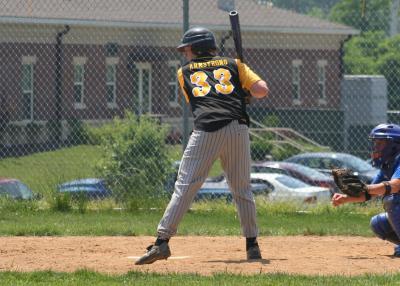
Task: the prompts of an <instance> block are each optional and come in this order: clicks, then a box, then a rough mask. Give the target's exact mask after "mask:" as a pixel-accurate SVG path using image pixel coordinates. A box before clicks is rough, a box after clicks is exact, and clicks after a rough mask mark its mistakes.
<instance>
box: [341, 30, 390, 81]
mask: <svg viewBox="0 0 400 286" xmlns="http://www.w3.org/2000/svg"><path fill="white" fill-rule="evenodd" d="M384 40H385V33H384V32H383V31H380V32H366V33H364V34H362V35H360V36H356V37H353V38H352V39H351V40H350V41H349V42H348V43H347V44H346V46H345V56H344V63H345V72H346V73H347V74H369V75H373V74H378V73H379V72H378V68H377V60H378V58H379V55H380V54H381V53H382V52H379V49H378V47H379V44H380V43H382V41H384Z"/></svg>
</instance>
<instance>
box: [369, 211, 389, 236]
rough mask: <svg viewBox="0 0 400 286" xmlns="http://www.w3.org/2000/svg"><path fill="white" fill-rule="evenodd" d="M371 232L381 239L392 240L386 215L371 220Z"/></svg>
mask: <svg viewBox="0 0 400 286" xmlns="http://www.w3.org/2000/svg"><path fill="white" fill-rule="evenodd" d="M370 226H371V230H372V231H373V232H374V233H375V234H376V236H378V237H379V238H381V239H384V240H387V239H390V240H391V239H392V236H393V233H394V231H393V228H392V226H391V225H390V223H389V219H388V217H387V215H386V213H381V214H378V215H376V216H373V217H372V218H371V222H370Z"/></svg>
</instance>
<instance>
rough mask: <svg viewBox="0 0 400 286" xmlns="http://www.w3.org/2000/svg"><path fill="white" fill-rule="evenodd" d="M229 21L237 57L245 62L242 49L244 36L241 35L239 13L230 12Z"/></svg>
mask: <svg viewBox="0 0 400 286" xmlns="http://www.w3.org/2000/svg"><path fill="white" fill-rule="evenodd" d="M229 20H230V21H231V29H232V37H233V42H234V43H235V50H236V55H237V57H238V59H240V61H241V62H243V61H244V58H243V48H242V36H241V34H240V22H239V13H238V12H237V11H230V12H229Z"/></svg>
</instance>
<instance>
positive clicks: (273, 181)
mask: <svg viewBox="0 0 400 286" xmlns="http://www.w3.org/2000/svg"><path fill="white" fill-rule="evenodd" d="M251 180H252V181H253V182H254V181H257V182H263V183H266V184H270V185H272V186H273V188H274V189H273V191H272V192H270V193H269V194H268V198H269V199H271V200H284V201H291V200H293V201H301V202H305V203H313V202H328V201H330V199H331V192H330V191H329V189H328V188H322V187H315V186H311V185H309V184H307V183H305V182H303V181H301V180H299V179H296V178H293V177H290V176H288V175H284V174H272V173H251Z"/></svg>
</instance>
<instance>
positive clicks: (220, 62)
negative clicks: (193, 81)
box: [189, 59, 228, 70]
mask: <svg viewBox="0 0 400 286" xmlns="http://www.w3.org/2000/svg"><path fill="white" fill-rule="evenodd" d="M227 64H228V60H226V59H222V60H212V61H208V62H200V63H190V65H189V68H190V69H191V70H193V69H204V68H207V67H218V66H226V65H227Z"/></svg>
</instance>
